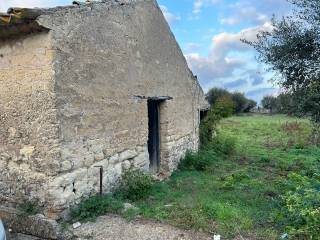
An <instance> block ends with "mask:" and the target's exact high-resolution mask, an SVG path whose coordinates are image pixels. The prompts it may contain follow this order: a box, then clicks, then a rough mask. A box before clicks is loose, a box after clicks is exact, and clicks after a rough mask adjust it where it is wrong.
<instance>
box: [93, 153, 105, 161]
mask: <svg viewBox="0 0 320 240" xmlns="http://www.w3.org/2000/svg"><path fill="white" fill-rule="evenodd" d="M94 159H95V160H96V161H101V160H103V159H104V154H103V152H99V153H96V154H95V155H94Z"/></svg>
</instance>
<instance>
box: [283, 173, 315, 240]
mask: <svg viewBox="0 0 320 240" xmlns="http://www.w3.org/2000/svg"><path fill="white" fill-rule="evenodd" d="M289 182H290V184H291V185H292V186H294V187H293V189H294V190H292V191H289V192H287V193H286V194H285V195H284V196H283V197H282V209H281V217H282V218H283V223H284V227H285V230H286V231H287V232H288V233H289V235H290V236H291V237H292V238H293V239H319V233H320V177H319V176H314V177H312V178H308V177H305V176H301V175H298V174H291V175H290V176H289Z"/></svg>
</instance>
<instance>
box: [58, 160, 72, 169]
mask: <svg viewBox="0 0 320 240" xmlns="http://www.w3.org/2000/svg"><path fill="white" fill-rule="evenodd" d="M71 168H72V164H71V162H70V161H63V162H62V163H61V170H62V171H69V170H71Z"/></svg>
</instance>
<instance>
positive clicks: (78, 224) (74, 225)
mask: <svg viewBox="0 0 320 240" xmlns="http://www.w3.org/2000/svg"><path fill="white" fill-rule="evenodd" d="M80 226H81V223H80V222H76V223H74V224H72V227H73V229H76V228H79V227H80Z"/></svg>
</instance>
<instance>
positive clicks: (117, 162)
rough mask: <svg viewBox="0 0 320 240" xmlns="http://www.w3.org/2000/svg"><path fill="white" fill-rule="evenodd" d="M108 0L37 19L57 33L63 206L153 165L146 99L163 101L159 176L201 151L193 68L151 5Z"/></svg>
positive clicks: (56, 180) (58, 183)
mask: <svg viewBox="0 0 320 240" xmlns="http://www.w3.org/2000/svg"><path fill="white" fill-rule="evenodd" d="M123 2H124V4H120V3H119V2H118V3H116V2H115V1H109V2H107V3H105V4H91V5H89V6H88V7H86V8H82V10H79V9H74V8H68V9H64V10H61V11H58V12H56V13H55V14H54V15H51V16H43V17H41V18H40V19H39V22H40V23H41V25H43V26H45V27H47V28H50V29H52V36H53V45H54V47H55V49H56V50H57V58H56V59H55V62H54V69H55V73H56V75H55V79H56V84H57V87H56V91H57V109H58V117H59V120H60V122H61V136H60V137H61V139H62V144H63V152H62V155H61V157H62V159H61V161H62V166H63V169H62V171H63V173H62V174H59V175H58V176H56V177H53V178H52V181H51V182H50V187H49V188H50V189H51V190H50V194H49V196H51V197H52V198H55V203H56V207H57V208H60V207H62V208H63V207H64V206H66V205H68V204H70V203H73V202H74V201H77V200H78V199H80V197H82V196H86V195H88V194H90V193H92V192H97V191H98V169H97V168H95V166H98V165H101V166H103V167H104V169H105V171H104V180H103V182H104V190H105V191H110V190H111V187H112V186H114V184H115V183H116V181H117V180H118V178H119V177H120V176H121V173H122V171H123V169H124V168H128V167H129V166H130V165H134V166H135V167H140V168H143V169H148V168H149V160H148V148H147V141H148V113H147V101H146V100H142V99H139V98H137V97H136V96H146V97H155V96H170V97H172V98H173V99H172V100H168V101H166V102H164V103H162V104H161V113H160V116H161V117H160V118H161V119H160V121H161V172H162V173H163V174H164V175H167V174H169V173H170V171H172V170H174V169H175V168H176V167H177V164H178V162H179V160H180V158H181V156H182V155H183V154H184V153H185V151H186V150H187V149H196V148H197V146H198V124H199V115H198V109H199V102H200V99H201V101H202V100H203V99H202V98H203V93H202V91H201V89H200V88H199V85H198V84H197V82H196V80H195V79H194V77H193V75H192V73H191V72H190V70H189V69H188V66H187V63H186V61H185V59H184V57H183V54H182V52H181V50H180V48H179V46H178V45H177V43H176V41H175V39H174V36H173V35H172V33H171V31H170V29H169V27H168V25H167V23H166V21H165V19H164V17H163V15H162V13H161V11H160V9H159V8H158V6H157V4H156V3H155V2H154V1H153V0H139V1H123Z"/></svg>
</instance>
